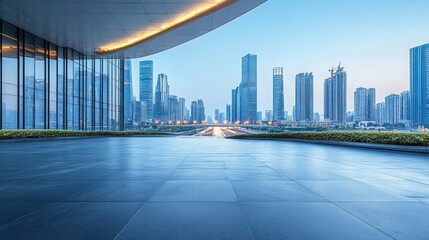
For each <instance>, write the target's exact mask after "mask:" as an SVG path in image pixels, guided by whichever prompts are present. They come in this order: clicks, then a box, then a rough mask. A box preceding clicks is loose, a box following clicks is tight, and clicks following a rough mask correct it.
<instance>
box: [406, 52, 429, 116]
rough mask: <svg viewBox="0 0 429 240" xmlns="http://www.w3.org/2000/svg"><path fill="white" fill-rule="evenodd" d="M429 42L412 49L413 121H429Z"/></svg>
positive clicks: (411, 91)
mask: <svg viewBox="0 0 429 240" xmlns="http://www.w3.org/2000/svg"><path fill="white" fill-rule="evenodd" d="M428 80H429V44H425V45H422V46H418V47H415V48H411V49H410V95H411V103H410V106H411V121H412V122H413V123H414V124H425V123H429V81H428Z"/></svg>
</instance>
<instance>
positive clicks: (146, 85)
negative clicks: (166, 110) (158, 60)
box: [140, 61, 154, 121]
mask: <svg viewBox="0 0 429 240" xmlns="http://www.w3.org/2000/svg"><path fill="white" fill-rule="evenodd" d="M140 102H142V104H144V105H145V106H146V112H145V113H143V114H142V116H145V117H144V118H145V119H142V121H147V120H151V119H152V118H153V116H154V114H153V61H141V62H140Z"/></svg>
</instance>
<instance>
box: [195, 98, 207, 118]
mask: <svg viewBox="0 0 429 240" xmlns="http://www.w3.org/2000/svg"><path fill="white" fill-rule="evenodd" d="M205 120H206V114H205V110H204V102H203V100H201V99H198V101H197V122H198V123H203V122H204V121H205Z"/></svg>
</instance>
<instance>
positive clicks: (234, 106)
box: [231, 87, 240, 123]
mask: <svg viewBox="0 0 429 240" xmlns="http://www.w3.org/2000/svg"><path fill="white" fill-rule="evenodd" d="M231 99H232V101H231V121H232V122H234V123H236V122H237V121H240V87H237V88H235V89H232V94H231Z"/></svg>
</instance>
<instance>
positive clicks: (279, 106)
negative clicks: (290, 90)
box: [273, 67, 285, 121]
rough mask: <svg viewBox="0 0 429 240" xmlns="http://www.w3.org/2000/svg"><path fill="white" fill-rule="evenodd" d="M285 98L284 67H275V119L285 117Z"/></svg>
mask: <svg viewBox="0 0 429 240" xmlns="http://www.w3.org/2000/svg"><path fill="white" fill-rule="evenodd" d="M284 112H285V99H284V86H283V68H282V67H275V68H274V69H273V121H281V120H283V119H284V114H285V113H284Z"/></svg>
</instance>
